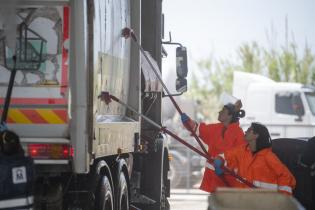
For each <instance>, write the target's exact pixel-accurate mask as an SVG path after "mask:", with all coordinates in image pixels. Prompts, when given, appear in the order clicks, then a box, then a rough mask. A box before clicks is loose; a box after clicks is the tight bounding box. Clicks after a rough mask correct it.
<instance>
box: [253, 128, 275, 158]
mask: <svg viewBox="0 0 315 210" xmlns="http://www.w3.org/2000/svg"><path fill="white" fill-rule="evenodd" d="M251 127H252V128H253V131H254V133H255V134H258V138H257V139H256V152H258V151H260V150H262V149H265V148H269V147H271V137H270V134H269V131H268V129H267V128H266V126H264V125H263V124H261V123H258V122H253V123H252V125H251Z"/></svg>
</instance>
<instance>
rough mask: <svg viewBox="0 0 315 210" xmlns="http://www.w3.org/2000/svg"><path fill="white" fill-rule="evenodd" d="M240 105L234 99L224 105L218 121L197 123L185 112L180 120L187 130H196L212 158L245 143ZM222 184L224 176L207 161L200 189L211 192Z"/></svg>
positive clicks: (224, 183) (223, 184) (223, 183)
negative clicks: (232, 101) (233, 102)
mask: <svg viewBox="0 0 315 210" xmlns="http://www.w3.org/2000/svg"><path fill="white" fill-rule="evenodd" d="M241 107H242V103H241V101H240V100H238V101H236V102H235V104H232V103H228V104H226V105H224V106H223V108H222V110H221V111H220V112H219V116H218V120H219V123H214V124H206V123H200V124H198V123H196V122H195V121H193V120H191V119H190V118H189V117H188V116H187V115H186V114H185V113H184V114H182V115H181V120H182V122H183V125H184V126H185V127H186V128H187V129H188V130H193V131H194V132H196V134H197V136H198V135H199V137H200V138H201V140H202V141H203V142H204V143H205V144H207V145H208V154H209V155H210V157H212V158H214V157H216V156H217V155H219V154H220V153H223V152H225V151H226V150H227V149H231V148H233V147H236V146H239V145H243V144H245V143H246V142H245V141H244V133H243V130H242V129H241V128H240V126H239V118H240V117H244V115H245V112H244V111H243V110H240V109H241ZM222 186H226V180H225V178H224V177H218V176H217V175H216V174H215V172H214V167H213V166H212V165H211V164H210V163H208V162H207V163H206V169H205V172H204V176H203V179H202V182H201V186H200V189H201V190H204V191H206V192H213V191H215V189H216V188H217V187H222Z"/></svg>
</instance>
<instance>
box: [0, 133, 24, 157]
mask: <svg viewBox="0 0 315 210" xmlns="http://www.w3.org/2000/svg"><path fill="white" fill-rule="evenodd" d="M0 153H2V154H4V155H17V154H24V151H23V149H22V146H21V144H20V137H19V136H18V135H17V134H16V133H14V132H13V131H10V130H5V131H3V132H0Z"/></svg>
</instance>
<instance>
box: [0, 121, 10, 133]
mask: <svg viewBox="0 0 315 210" xmlns="http://www.w3.org/2000/svg"><path fill="white" fill-rule="evenodd" d="M5 130H8V127H7V125H6V124H5V123H0V132H3V131H5Z"/></svg>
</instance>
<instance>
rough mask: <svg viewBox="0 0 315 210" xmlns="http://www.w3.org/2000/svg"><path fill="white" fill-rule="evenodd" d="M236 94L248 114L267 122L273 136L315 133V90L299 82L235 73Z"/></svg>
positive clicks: (248, 119) (246, 121) (244, 123)
mask: <svg viewBox="0 0 315 210" xmlns="http://www.w3.org/2000/svg"><path fill="white" fill-rule="evenodd" d="M233 95H234V96H235V97H237V98H239V99H241V100H242V102H243V105H244V109H245V111H246V117H245V118H244V119H243V120H241V126H242V127H243V128H247V127H248V126H249V125H250V123H251V122H254V121H257V122H261V123H263V124H265V125H266V126H267V127H268V129H269V131H270V134H271V137H272V138H297V137H310V136H314V135H315V128H314V125H315V89H314V87H312V86H305V85H303V84H299V83H289V82H275V81H273V80H271V79H269V78H266V77H263V76H260V75H256V74H251V73H246V72H234V82H233Z"/></svg>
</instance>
